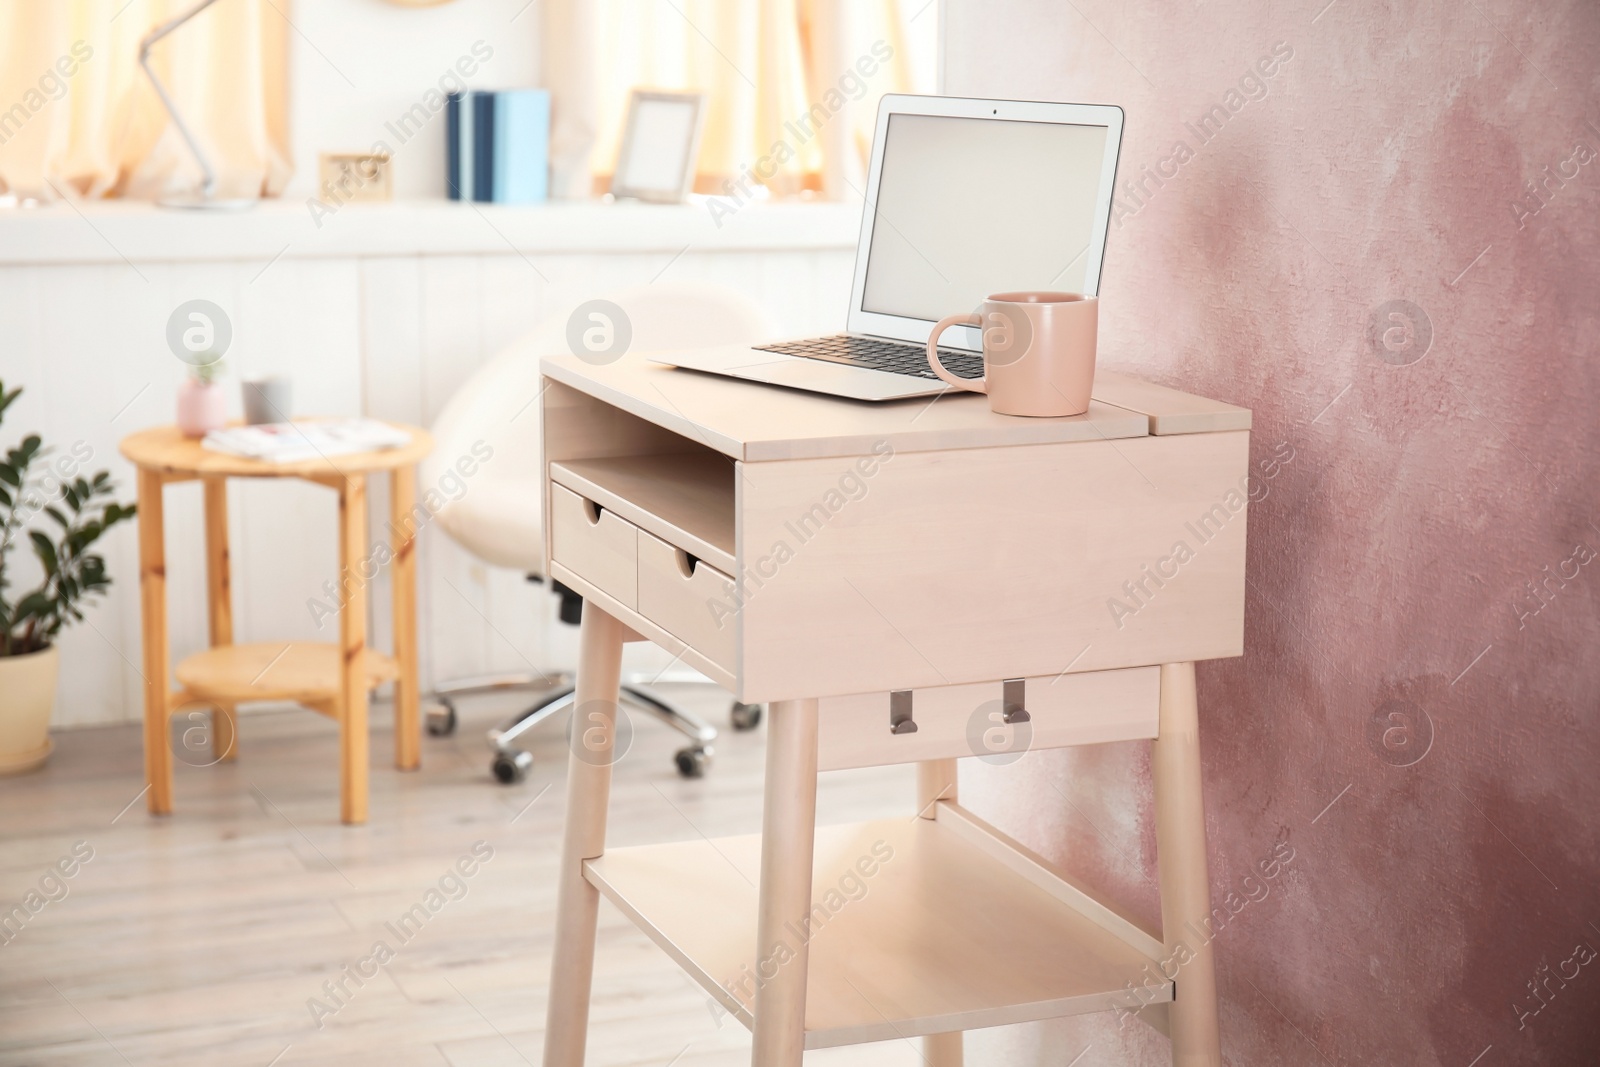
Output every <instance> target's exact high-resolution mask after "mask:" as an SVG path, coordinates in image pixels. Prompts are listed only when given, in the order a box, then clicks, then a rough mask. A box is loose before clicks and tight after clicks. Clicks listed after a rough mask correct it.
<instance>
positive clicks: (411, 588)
mask: <svg viewBox="0 0 1600 1067" xmlns="http://www.w3.org/2000/svg"><path fill="white" fill-rule="evenodd" d="M401 428H402V429H405V430H407V431H408V432H409V433H410V434H411V440H410V442H409V443H407V444H406V445H404V446H402V447H400V448H394V449H387V450H385V451H381V452H363V453H359V454H353V455H344V456H334V457H332V458H331V459H330V458H318V459H315V460H306V461H303V462H298V463H281V464H273V463H263V462H260V461H259V460H253V459H246V458H243V457H241V456H232V455H228V454H226V453H223V452H213V451H211V450H209V449H206V448H204V447H202V446H201V444H200V442H199V441H198V440H195V439H193V438H187V437H184V436H183V435H182V434H181V433H180V432H179V431H178V428H177V427H175V426H161V427H157V428H154V429H149V430H142V431H140V432H138V433H135V434H131V435H129V436H128V437H126V438H124V439H123V441H122V445H121V451H122V454H123V455H124V456H125V457H127V459H129V460H130V461H131V462H132V463H133V464H134V465H135V466H136V467H137V468H138V500H139V591H140V597H141V602H142V620H141V623H142V630H143V633H144V678H145V712H144V768H145V782H146V784H147V785H148V786H149V808H150V812H151V814H154V815H166V814H170V813H171V811H172V752H171V749H170V748H169V747H168V739H167V733H168V728H169V727H168V720H169V718H170V717H171V715H172V713H173V712H175V711H177V710H178V709H180V708H183V707H188V706H193V705H196V704H199V705H209V706H210V707H211V708H212V709H213V712H212V743H213V745H214V746H215V749H214V755H216V756H217V757H218V758H219V759H224V760H232V759H235V758H237V756H238V743H237V738H238V720H237V718H236V717H235V711H234V709H235V707H236V706H237V705H238V704H241V703H244V702H246V701H256V700H284V701H292V702H294V703H297V704H303V705H305V706H306V707H308V708H310V709H311V710H313V711H316V712H319V713H321V714H323V715H326V716H328V717H329V718H331V719H334V720H336V721H337V722H338V723H339V816H340V818H341V819H342V820H343V821H344V822H346V823H352V824H355V823H364V822H366V821H367V764H368V739H367V694H368V692H369V690H371V689H372V688H373V687H374V686H376V685H378V684H380V683H382V682H385V681H393V682H394V683H395V697H394V707H395V766H396V767H398V768H399V769H401V770H415V769H416V767H417V766H418V765H419V763H420V762H421V758H422V741H421V732H420V719H419V713H418V706H419V697H420V694H419V693H418V691H417V594H416V555H415V548H416V531H417V525H416V523H415V517H414V515H413V514H412V512H413V508H414V506H415V504H416V494H417V489H416V466H417V463H418V462H419V461H420V460H421V459H422V458H423V457H424V456H426V455H427V454H428V452H429V451H430V450H431V449H432V447H433V439H432V438H431V437H429V436H428V433H427V431H425V430H422V429H419V428H417V427H411V426H404V427H401ZM378 471H388V472H389V483H390V493H389V507H390V513H391V516H392V522H393V528H394V529H395V530H397V531H402V537H403V540H401V541H400V542H399V543H397V544H394V545H391V546H390V551H391V554H392V558H393V567H394V571H393V578H394V654H393V655H392V656H388V655H384V654H382V653H380V652H376V651H374V650H372V649H369V648H368V647H367V594H366V585H365V579H364V578H363V577H362V576H361V575H360V574H359V569H360V568H361V566H362V564H363V560H364V557H365V555H366V552H367V548H368V546H367V480H366V477H367V475H368V474H370V473H373V472H378ZM229 478H300V479H303V480H305V481H308V482H315V483H316V484H318V485H325V486H327V487H328V488H330V489H332V490H333V491H334V492H336V493H338V494H339V572H340V585H341V586H342V587H343V588H344V590H345V603H344V607H343V610H341V611H340V612H339V641H338V643H337V644H332V643H319V642H301V641H295V642H262V643H257V644H247V645H238V644H234V642H233V600H232V591H233V590H232V579H231V577H230V573H229V568H230V559H229V553H228V489H227V486H228V479H229ZM196 479H198V480H199V481H200V482H201V483H202V485H203V486H204V490H203V491H204V494H205V528H206V592H207V605H208V613H209V622H210V638H211V647H210V648H209V649H208V650H206V651H204V652H200V653H197V654H196V655H193V656H190V657H188V658H187V659H185V660H184V661H183V662H181V663H179V664H178V665H177V668H176V670H174V669H173V668H172V665H171V649H170V646H169V640H168V635H167V571H166V544H165V537H166V520H165V513H164V506H163V494H162V490H163V489H164V488H165V487H166V486H168V485H171V484H173V483H175V482H186V481H194V480H196ZM351 575H356V576H357V577H356V580H355V581H346V580H345V579H347V578H348V577H349V576H351ZM174 677H175V678H176V680H177V682H178V686H177V688H174V687H173V685H172V682H173V679H174Z"/></svg>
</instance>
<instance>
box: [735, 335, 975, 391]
mask: <svg viewBox="0 0 1600 1067" xmlns="http://www.w3.org/2000/svg"><path fill="white" fill-rule="evenodd" d="M754 347H755V348H757V349H758V350H760V351H762V352H778V353H781V354H782V355H785V356H805V357H807V358H809V359H823V360H827V361H828V362H829V363H845V364H848V365H850V366H852V367H865V368H867V369H868V370H881V371H888V372H889V373H890V374H904V375H907V376H909V377H912V378H931V379H933V380H934V381H938V380H939V376H938V375H937V374H935V373H933V368H932V367H929V366H928V350H927V347H926V346H924V345H916V344H909V343H906V344H900V343H896V342H894V341H880V340H877V339H876V338H872V337H852V336H850V335H849V334H835V335H834V336H832V337H813V338H810V339H808V340H804V341H783V342H780V343H778V344H772V345H756V346H754ZM939 361H940V362H942V363H943V364H944V365H945V367H946V369H948V370H949V371H950V373H951V374H954V375H955V376H956V377H958V378H981V377H983V356H981V355H979V354H978V353H976V352H963V351H960V350H959V349H953V348H941V349H939Z"/></svg>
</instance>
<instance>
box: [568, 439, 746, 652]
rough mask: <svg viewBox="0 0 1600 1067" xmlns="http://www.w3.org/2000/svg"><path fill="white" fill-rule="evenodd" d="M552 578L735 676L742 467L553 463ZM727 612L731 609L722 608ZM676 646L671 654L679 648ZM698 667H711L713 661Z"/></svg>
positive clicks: (704, 458) (702, 460)
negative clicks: (738, 478) (737, 479)
mask: <svg viewBox="0 0 1600 1067" xmlns="http://www.w3.org/2000/svg"><path fill="white" fill-rule="evenodd" d="M550 478H551V485H550V556H551V566H552V571H551V573H552V574H554V575H555V577H557V578H559V579H561V580H562V581H563V582H566V583H567V584H568V585H571V586H572V587H573V588H575V589H577V590H579V591H580V592H582V593H584V594H585V595H586V596H590V597H592V598H596V599H599V598H598V597H595V594H597V593H598V594H603V596H604V598H605V599H599V602H600V603H601V605H602V606H603V607H605V608H606V609H607V610H617V609H626V610H625V611H623V612H621V613H620V614H619V616H618V617H619V618H622V619H623V621H624V622H626V623H627V624H628V625H630V626H633V627H635V628H636V629H638V630H640V632H642V633H644V634H645V635H646V636H649V637H651V638H652V639H657V638H659V636H660V635H661V634H666V635H669V636H670V638H671V639H672V640H674V641H676V642H677V643H679V644H680V645H686V646H688V647H689V648H690V649H692V650H693V651H694V652H695V653H697V654H698V655H700V656H703V657H705V659H706V660H708V661H709V662H710V664H711V665H713V666H715V667H716V668H720V674H717V673H713V674H712V677H715V678H717V680H718V681H722V682H724V683H727V682H730V681H731V679H732V677H733V672H734V664H735V662H736V658H737V619H736V618H735V617H734V616H735V610H736V605H737V603H738V601H737V598H736V597H735V595H734V591H733V585H734V581H733V577H732V575H733V574H734V573H735V572H736V558H735V552H734V507H735V489H734V465H733V463H732V461H730V460H729V459H728V458H727V457H725V456H722V455H719V454H717V453H713V452H708V451H704V450H699V451H691V452H679V453H665V454H646V455H628V456H612V457H605V458H600V459H569V460H565V461H560V462H552V463H551V464H550ZM718 605H721V607H720V608H719V607H718ZM668 647H671V645H670V643H669V644H668ZM689 662H690V663H691V664H692V665H694V666H697V667H700V668H701V669H702V670H704V669H705V664H702V663H700V662H697V661H696V660H695V659H693V658H692V657H691V658H690V659H689Z"/></svg>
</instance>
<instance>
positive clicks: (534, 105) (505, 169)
mask: <svg viewBox="0 0 1600 1067" xmlns="http://www.w3.org/2000/svg"><path fill="white" fill-rule="evenodd" d="M494 98H495V99H494V146H493V155H494V177H493V182H492V187H491V188H492V197H493V199H494V202H495V203H497V204H534V203H538V202H539V201H541V200H545V199H548V197H549V195H550V93H549V92H548V91H547V90H545V89H506V90H502V91H500V92H497V93H495V94H494Z"/></svg>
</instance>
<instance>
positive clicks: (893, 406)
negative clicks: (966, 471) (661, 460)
mask: <svg viewBox="0 0 1600 1067" xmlns="http://www.w3.org/2000/svg"><path fill="white" fill-rule="evenodd" d="M541 366H542V369H543V371H544V373H545V374H546V375H547V376H548V377H550V378H553V379H554V380H556V381H558V382H561V383H562V384H564V385H568V386H571V387H572V388H574V389H577V390H579V391H580V392H584V393H587V394H589V395H590V396H593V397H595V398H596V399H599V400H603V401H605V402H606V403H608V404H612V405H615V406H616V407H618V408H620V409H622V410H623V411H626V412H628V413H630V414H632V415H636V416H638V417H639V418H642V419H645V420H647V421H649V422H652V423H655V424H656V425H658V426H661V427H664V428H666V429H668V430H671V431H672V432H673V433H677V434H681V435H682V436H684V437H687V438H690V439H691V440H695V441H698V442H700V443H702V444H704V445H705V446H707V447H708V448H711V449H714V450H715V451H718V452H721V453H723V454H724V455H727V456H731V457H732V458H734V459H739V460H744V461H746V462H759V461H766V460H784V459H822V458H827V457H834V456H859V455H863V454H865V453H868V452H870V451H871V450H872V448H873V446H874V445H875V444H877V443H879V442H882V441H887V442H888V444H889V445H890V446H891V447H892V448H893V449H894V450H895V451H896V452H929V451H937V450H945V449H960V448H992V447H996V446H1001V445H1035V444H1056V443H1061V442H1072V441H1104V440H1116V439H1119V438H1129V437H1144V436H1146V435H1149V434H1158V435H1159V434H1171V433H1196V432H1214V431H1221V430H1247V429H1249V428H1250V412H1249V411H1248V410H1247V409H1245V408H1241V407H1235V406H1234V405H1232V404H1224V403H1221V402H1219V401H1215V400H1207V399H1205V398H1204V397H1198V396H1192V395H1190V394H1188V393H1182V392H1179V391H1177V390H1175V389H1167V388H1165V387H1163V386H1158V385H1152V384H1150V383H1148V382H1142V381H1139V380H1138V379H1135V378H1128V377H1125V376H1123V375H1118V374H1113V373H1112V372H1110V371H1100V372H1097V374H1096V376H1095V399H1094V401H1092V402H1091V403H1090V405H1089V410H1088V411H1087V412H1086V413H1084V414H1082V415H1071V416H1067V417H1064V418H1052V419H1034V418H1021V417H1017V416H1012V415H997V414H995V413H994V412H992V411H990V410H989V401H988V398H987V397H984V396H980V395H978V394H976V393H960V394H954V395H952V394H944V395H941V396H938V397H923V398H919V399H914V400H896V401H888V402H885V403H870V402H867V401H861V400H847V399H844V398H841V397H832V396H826V395H823V394H821V393H809V392H803V391H800V390H795V389H783V388H778V387H776V386H768V385H759V384H755V383H752V382H746V381H742V380H740V379H737V378H724V377H720V376H718V375H712V374H702V373H699V372H696V371H686V370H679V369H676V368H673V367H668V366H666V365H664V364H660V363H654V362H652V361H651V360H650V357H649V354H648V353H631V352H630V353H628V354H627V355H626V356H624V357H623V358H621V359H619V360H618V361H617V362H615V363H610V364H603V365H593V364H589V363H586V362H584V361H583V360H580V359H578V358H577V357H576V356H546V357H545V358H544V360H543V362H542V364H541Z"/></svg>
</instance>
